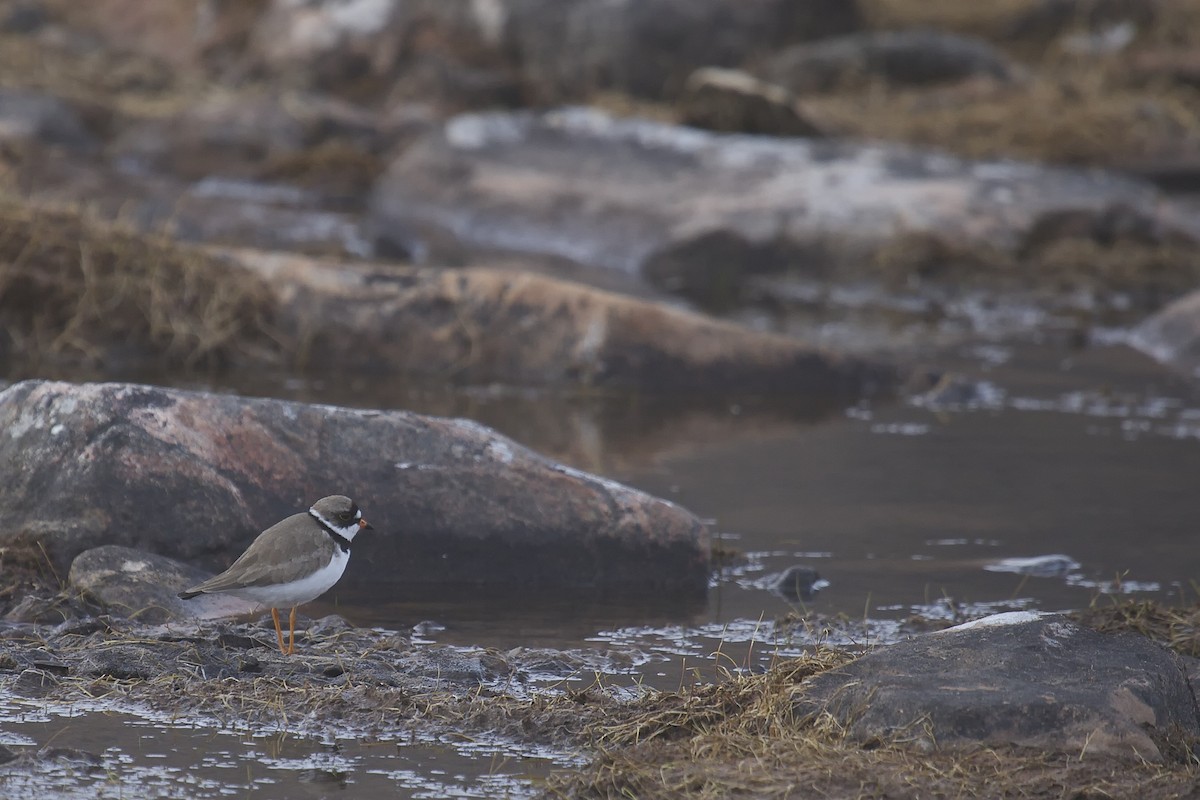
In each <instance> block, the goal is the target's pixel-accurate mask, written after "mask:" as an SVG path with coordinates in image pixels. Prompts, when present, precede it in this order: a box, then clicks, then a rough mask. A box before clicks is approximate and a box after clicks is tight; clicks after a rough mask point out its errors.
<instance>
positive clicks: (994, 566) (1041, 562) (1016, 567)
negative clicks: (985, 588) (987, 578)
mask: <svg viewBox="0 0 1200 800" xmlns="http://www.w3.org/2000/svg"><path fill="white" fill-rule="evenodd" d="M1080 566H1082V565H1081V564H1080V563H1079V562H1078V561H1076V560H1075V559H1073V558H1071V557H1070V556H1067V555H1062V554H1054V555H1048V556H1031V557H1029V558H1003V559H1000V560H999V561H994V562H992V563H991V564H985V565H984V567H983V568H984V569H985V570H987V571H988V572H1015V573H1017V574H1018V575H1032V576H1034V577H1035V578H1059V577H1062V576H1063V575H1069V574H1071V573H1072V572H1075V571H1076V570H1077V569H1079V568H1080Z"/></svg>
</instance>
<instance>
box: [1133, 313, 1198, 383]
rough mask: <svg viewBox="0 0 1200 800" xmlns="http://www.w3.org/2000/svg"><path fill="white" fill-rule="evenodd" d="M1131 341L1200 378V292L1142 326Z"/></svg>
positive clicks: (1161, 359) (1147, 351) (1172, 365)
mask: <svg viewBox="0 0 1200 800" xmlns="http://www.w3.org/2000/svg"><path fill="white" fill-rule="evenodd" d="M1129 343H1130V344H1131V345H1133V346H1134V347H1136V348H1137V349H1138V350H1141V351H1142V352H1143V353H1146V354H1147V355H1149V356H1151V357H1152V358H1155V359H1157V360H1158V361H1161V362H1162V363H1164V364H1167V365H1169V366H1171V367H1172V368H1174V369H1177V370H1179V371H1180V372H1182V373H1184V374H1186V375H1189V376H1190V377H1193V378H1196V377H1200V292H1192V293H1191V294H1186V295H1184V296H1183V297H1181V298H1179V299H1178V300H1176V301H1174V302H1173V303H1170V304H1169V305H1167V306H1166V307H1165V308H1163V309H1162V310H1161V311H1159V312H1158V313H1156V314H1154V315H1153V316H1151V317H1150V318H1149V319H1147V320H1146V321H1144V322H1143V323H1142V324H1140V325H1138V326H1137V327H1136V328H1134V329H1133V334H1132V335H1131V336H1130V338H1129Z"/></svg>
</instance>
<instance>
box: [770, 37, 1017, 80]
mask: <svg viewBox="0 0 1200 800" xmlns="http://www.w3.org/2000/svg"><path fill="white" fill-rule="evenodd" d="M764 73H765V75H766V77H767V79H768V80H770V81H772V82H773V83H776V84H778V85H780V86H782V87H784V88H785V89H788V90H790V91H792V92H795V93H796V94H807V93H812V92H829V91H835V90H838V89H842V88H846V87H847V86H849V85H850V84H853V83H862V82H863V81H866V80H871V79H882V80H884V81H887V82H888V83H890V84H894V85H898V86H910V85H917V86H920V85H926V84H932V83H945V82H950V81H960V80H964V79H966V78H972V77H988V78H995V79H997V80H1003V81H1007V80H1011V79H1012V78H1013V77H1014V74H1015V70H1014V67H1013V66H1012V65H1011V64H1010V63H1009V61H1008V59H1007V58H1006V57H1005V56H1004V54H1003V53H1001V52H1000V51H999V50H997V49H996V48H994V47H992V46H991V45H990V44H988V43H987V42H985V41H983V40H982V39H975V38H972V37H968V36H957V35H954V34H951V33H944V32H941V31H932V30H909V31H882V32H872V33H862V34H856V35H852V36H845V37H841V38H837V39H825V40H823V41H819V42H814V43H812V44H798V45H794V46H792V47H789V48H787V49H786V50H783V51H781V52H779V53H777V54H775V55H774V56H772V57H771V59H770V60H769V61H768V62H767V66H766V68H765V70H764Z"/></svg>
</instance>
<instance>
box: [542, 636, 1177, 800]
mask: <svg viewBox="0 0 1200 800" xmlns="http://www.w3.org/2000/svg"><path fill="white" fill-rule="evenodd" d="M848 658H849V657H848V656H846V655H844V654H842V653H840V652H837V651H817V652H816V653H815V654H814V655H813V656H811V657H808V658H804V659H799V660H797V661H788V662H783V663H781V664H779V665H777V666H775V667H774V668H773V669H772V670H770V671H769V672H768V673H766V674H765V675H758V676H736V677H731V678H729V679H728V680H726V681H725V682H723V683H720V684H716V685H703V686H696V687H693V688H690V689H687V690H685V691H682V692H679V693H666V694H661V695H652V696H650V697H648V698H646V699H645V700H643V701H639V702H638V703H636V704H634V705H633V706H631V707H629V708H626V709H624V710H623V711H617V712H615V715H616V718H613V717H610V718H609V719H607V720H602V721H599V722H596V723H593V726H592V729H593V730H594V731H596V730H601V729H605V732H604V733H603V734H602V735H599V736H597V737H596V738H595V741H594V743H593V744H594V747H595V748H596V750H597V751H598V752H597V755H596V756H595V758H594V759H593V761H592V763H591V764H590V765H589V766H588V767H586V768H584V769H582V770H580V771H575V772H559V773H556V774H554V775H552V776H551V778H550V779H549V781H548V783H547V785H546V787H545V795H546V796H548V797H558V798H566V797H569V798H618V797H620V798H626V797H637V798H643V799H644V800H656V799H657V798H663V799H664V800H665V799H666V798H679V797H689V798H718V797H721V798H727V797H746V798H751V797H753V798H808V797H839V798H840V797H854V798H885V797H886V798H931V797H933V798H936V797H956V798H991V797H996V798H999V797H1029V798H1062V797H1127V796H1135V795H1136V796H1138V797H1140V798H1173V797H1181V796H1188V794H1189V793H1190V792H1194V791H1196V789H1197V787H1200V775H1198V773H1197V772H1196V771H1194V770H1193V769H1192V768H1190V767H1188V766H1181V765H1179V764H1175V765H1169V766H1163V765H1154V764H1148V763H1140V764H1131V763H1128V762H1115V761H1109V760H1104V759H1087V760H1084V759H1080V758H1079V757H1078V756H1077V755H1075V754H1057V753H1045V752H1042V751H1038V750H1030V749H1022V748H1014V747H1005V748H988V747H979V748H975V749H965V750H957V751H950V750H947V751H938V752H924V751H921V750H918V749H914V748H911V747H905V746H903V745H900V744H895V743H891V742H882V741H875V742H866V743H862V742H855V741H851V740H849V739H847V738H846V736H845V733H844V731H843V730H842V729H841V728H840V727H839V726H838V724H837V723H836V722H835V721H834V720H833V719H832V718H830V717H829V716H827V715H818V716H816V717H806V718H799V717H797V715H796V714H795V712H794V711H793V704H794V700H795V698H796V696H797V694H799V693H801V692H803V685H802V681H803V679H804V678H806V677H808V676H809V675H812V674H816V673H818V672H820V671H823V670H825V669H830V668H835V667H837V666H838V665H839V664H841V663H844V662H845V661H846V660H848Z"/></svg>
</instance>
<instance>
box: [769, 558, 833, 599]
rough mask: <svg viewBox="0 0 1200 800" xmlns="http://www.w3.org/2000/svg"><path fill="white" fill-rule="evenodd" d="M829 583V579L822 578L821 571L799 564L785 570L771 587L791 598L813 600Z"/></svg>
mask: <svg viewBox="0 0 1200 800" xmlns="http://www.w3.org/2000/svg"><path fill="white" fill-rule="evenodd" d="M828 585H829V581H827V580H825V579H824V578H822V577H821V573H819V572H817V571H816V570H815V569H813V568H812V567H806V566H804V565H803V564H797V565H796V566H794V567H788V568H787V569H786V570H784V572H783V574H782V575H780V576H779V578H778V580H776V581H775V583H774V584H773V585H772V587H771V588H772V589H773V590H774V591H776V592H778V593H779V594H781V595H783V596H784V597H785V598H787V599H789V600H812V599H813V598H814V597H816V596H817V592H819V591H821V590H822V589H824V588H825V587H826V586H828Z"/></svg>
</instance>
